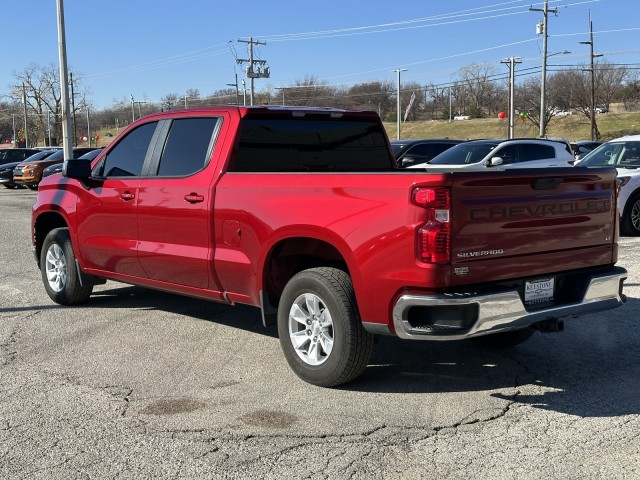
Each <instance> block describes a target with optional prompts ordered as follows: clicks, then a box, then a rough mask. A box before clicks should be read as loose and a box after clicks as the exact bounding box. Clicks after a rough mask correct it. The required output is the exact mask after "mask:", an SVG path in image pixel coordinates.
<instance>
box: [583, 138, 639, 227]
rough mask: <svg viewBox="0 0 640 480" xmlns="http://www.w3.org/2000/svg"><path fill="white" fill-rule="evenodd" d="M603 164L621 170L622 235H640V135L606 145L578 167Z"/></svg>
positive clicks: (587, 157)
mask: <svg viewBox="0 0 640 480" xmlns="http://www.w3.org/2000/svg"><path fill="white" fill-rule="evenodd" d="M603 165H610V166H613V167H616V170H618V180H619V181H620V194H619V196H618V207H619V209H620V233H621V234H623V235H633V236H637V235H640V135H629V136H627V137H621V138H616V139H615V140H610V141H608V142H606V143H603V144H602V145H600V146H599V147H598V148H596V149H595V150H593V151H591V152H590V153H588V154H587V155H586V156H585V157H584V158H582V159H580V160H579V161H578V162H576V164H575V166H576V167H596V166H597V167H599V166H603Z"/></svg>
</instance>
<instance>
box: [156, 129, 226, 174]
mask: <svg viewBox="0 0 640 480" xmlns="http://www.w3.org/2000/svg"><path fill="white" fill-rule="evenodd" d="M217 123H218V119H217V118H211V117H209V118H181V119H177V120H174V121H173V122H172V123H171V128H170V129H169V136H168V137H167V141H166V143H165V146H164V150H163V152H162V157H161V159H160V166H159V167H158V176H165V177H166V176H185V175H191V174H192V173H195V172H197V171H199V170H202V169H203V168H204V166H205V165H206V164H207V162H208V160H209V145H210V144H211V137H212V135H213V132H214V131H215V128H216V125H217Z"/></svg>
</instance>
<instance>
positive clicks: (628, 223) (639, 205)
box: [620, 193, 640, 237]
mask: <svg viewBox="0 0 640 480" xmlns="http://www.w3.org/2000/svg"><path fill="white" fill-rule="evenodd" d="M620 232H621V233H622V234H623V235H630V236H634V237H637V236H638V235H640V194H638V193H636V194H634V195H632V196H631V198H629V200H627V205H626V206H625V208H624V212H623V215H622V219H621V223H620Z"/></svg>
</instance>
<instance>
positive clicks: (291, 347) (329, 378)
mask: <svg viewBox="0 0 640 480" xmlns="http://www.w3.org/2000/svg"><path fill="white" fill-rule="evenodd" d="M278 335H279V337H280V345H281V347H282V350H283V352H284V356H285V358H286V359H287V362H289V366H290V367H291V368H292V370H293V371H294V372H295V373H296V375H298V377H300V378H301V379H302V380H304V381H306V382H309V383H311V384H313V385H318V386H321V387H335V386H337V385H341V384H343V383H347V382H350V381H352V380H354V379H355V378H357V377H358V376H359V375H360V374H361V373H362V372H363V371H364V369H365V368H366V366H367V364H368V363H369V359H370V358H371V353H372V351H373V335H371V334H370V333H368V332H367V331H366V330H365V329H364V328H363V326H362V321H361V320H360V314H359V313H358V307H357V304H356V300H355V294H354V292H353V284H352V282H351V278H350V277H349V275H348V274H347V273H345V272H343V271H342V270H338V269H336V268H328V267H320V268H311V269H309V270H304V271H302V272H300V273H298V274H296V275H295V276H293V278H291V280H290V281H289V283H287V285H286V286H285V288H284V291H283V292H282V297H281V298H280V304H279V307H278Z"/></svg>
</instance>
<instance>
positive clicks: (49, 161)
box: [13, 147, 96, 190]
mask: <svg viewBox="0 0 640 480" xmlns="http://www.w3.org/2000/svg"><path fill="white" fill-rule="evenodd" d="M95 148H96V147H77V148H74V149H73V158H78V157H80V156H81V155H84V154H85V153H87V152H90V151H91V150H95ZM62 161H64V150H62V149H60V150H54V151H53V153H51V154H50V155H49V156H47V157H46V158H44V159H37V160H32V159H31V157H29V158H28V159H27V160H25V161H24V162H22V163H19V164H18V165H16V167H15V168H14V169H13V182H14V183H15V184H16V185H24V186H25V187H29V188H30V189H32V190H37V188H38V184H39V183H40V180H42V171H43V170H44V169H45V168H46V167H48V166H49V165H53V164H56V163H60V162H62Z"/></svg>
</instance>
